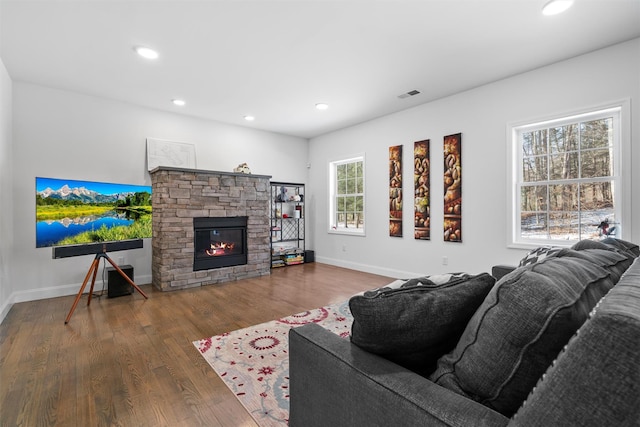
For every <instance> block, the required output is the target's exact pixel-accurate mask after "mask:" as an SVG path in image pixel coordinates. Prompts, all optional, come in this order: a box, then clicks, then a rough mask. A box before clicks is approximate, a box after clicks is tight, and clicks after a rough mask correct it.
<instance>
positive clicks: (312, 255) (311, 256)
mask: <svg viewBox="0 0 640 427" xmlns="http://www.w3.org/2000/svg"><path fill="white" fill-rule="evenodd" d="M315 260H316V251H309V250H307V251H304V262H314V261H315Z"/></svg>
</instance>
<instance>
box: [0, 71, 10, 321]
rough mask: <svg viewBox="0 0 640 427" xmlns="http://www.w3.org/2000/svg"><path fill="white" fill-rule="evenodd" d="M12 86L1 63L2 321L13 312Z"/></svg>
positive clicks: (0, 220) (0, 201)
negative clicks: (11, 300)
mask: <svg viewBox="0 0 640 427" xmlns="http://www.w3.org/2000/svg"><path fill="white" fill-rule="evenodd" d="M11 86H12V83H11V78H10V77H9V74H8V73H7V70H6V68H5V67H4V63H3V62H2V60H0V321H2V319H4V317H5V316H6V314H7V313H8V311H9V309H10V308H11V303H10V298H11V293H12V291H13V288H12V282H11V270H12V268H11V262H12V259H11V256H12V246H13V210H12V209H11V206H12V204H13V200H12V199H13V197H12V194H13V189H12V182H13V179H12V170H13V168H12V149H11V147H12V141H11V116H12V115H11V99H12V95H11V91H12V88H11Z"/></svg>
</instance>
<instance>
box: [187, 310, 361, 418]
mask: <svg viewBox="0 0 640 427" xmlns="http://www.w3.org/2000/svg"><path fill="white" fill-rule="evenodd" d="M312 322H313V323H317V324H318V325H320V326H322V327H324V328H325V329H328V330H330V331H332V332H334V333H335V334H337V335H340V336H341V337H344V338H346V337H348V336H349V333H350V332H351V324H352V322H353V317H352V316H351V312H350V311H349V306H348V301H345V302H343V303H340V304H335V305H330V306H327V307H321V308H317V309H314V310H311V311H305V312H303V313H298V314H294V315H292V316H289V317H284V318H282V319H278V320H272V321H271V322H267V323H262V324H260V325H255V326H251V327H249V328H245V329H239V330H237V331H233V332H227V333H224V334H222V335H217V336H214V337H211V338H205V339H202V340H198V341H194V342H193V345H195V346H196V348H197V349H198V351H199V352H200V354H202V356H203V357H204V358H205V360H206V361H207V362H208V363H209V365H211V367H212V368H213V370H214V371H216V373H217V374H218V375H219V376H220V378H222V380H223V381H224V382H225V384H226V385H227V386H228V387H229V389H231V391H233V392H234V393H235V395H236V396H237V398H238V400H240V403H242V405H243V406H244V407H245V408H246V409H247V411H248V412H249V413H250V414H251V416H252V417H253V418H254V419H255V420H256V422H257V423H258V424H259V425H260V426H286V425H287V424H288V421H289V336H288V334H289V330H290V329H291V328H295V327H298V326H302V325H305V324H307V323H312Z"/></svg>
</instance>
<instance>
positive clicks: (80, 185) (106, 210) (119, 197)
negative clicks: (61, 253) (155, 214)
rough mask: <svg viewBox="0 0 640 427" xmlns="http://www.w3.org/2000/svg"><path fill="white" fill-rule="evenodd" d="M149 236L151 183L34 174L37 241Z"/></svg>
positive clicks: (49, 243) (75, 241) (38, 243)
mask: <svg viewBox="0 0 640 427" xmlns="http://www.w3.org/2000/svg"><path fill="white" fill-rule="evenodd" d="M151 236H152V232H151V187H150V186H144V185H126V184H112V183H106V182H92V181H76V180H71V179H56V178H36V247H38V248H42V247H47V246H67V245H80V244H86V243H96V242H113V241H120V240H132V239H142V238H148V237H151Z"/></svg>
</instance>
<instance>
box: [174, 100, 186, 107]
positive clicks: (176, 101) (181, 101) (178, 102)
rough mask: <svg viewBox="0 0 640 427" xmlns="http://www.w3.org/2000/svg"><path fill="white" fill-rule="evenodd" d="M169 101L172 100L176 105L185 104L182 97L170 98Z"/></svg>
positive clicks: (181, 105)
mask: <svg viewBox="0 0 640 427" xmlns="http://www.w3.org/2000/svg"><path fill="white" fill-rule="evenodd" d="M171 102H173V105H177V106H178V107H184V105H185V104H186V102H184V100H182V99H172V100H171Z"/></svg>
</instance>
